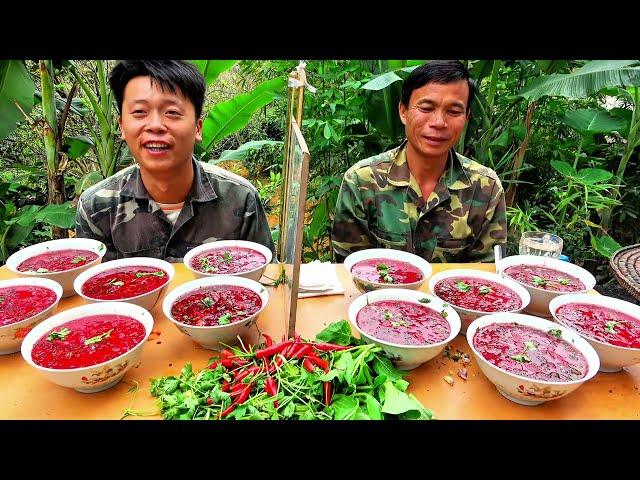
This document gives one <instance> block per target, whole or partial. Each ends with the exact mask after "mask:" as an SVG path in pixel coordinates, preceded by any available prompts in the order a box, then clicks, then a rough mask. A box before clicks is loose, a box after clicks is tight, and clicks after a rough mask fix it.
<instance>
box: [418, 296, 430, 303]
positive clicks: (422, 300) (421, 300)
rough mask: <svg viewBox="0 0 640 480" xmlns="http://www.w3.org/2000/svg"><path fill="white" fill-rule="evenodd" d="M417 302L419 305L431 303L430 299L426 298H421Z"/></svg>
mask: <svg viewBox="0 0 640 480" xmlns="http://www.w3.org/2000/svg"><path fill="white" fill-rule="evenodd" d="M418 301H419V302H420V303H431V299H430V298H427V297H424V298H421V299H420V300H418Z"/></svg>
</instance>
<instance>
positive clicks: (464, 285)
mask: <svg viewBox="0 0 640 480" xmlns="http://www.w3.org/2000/svg"><path fill="white" fill-rule="evenodd" d="M456 288H457V289H458V290H460V291H461V292H465V293H466V292H469V291H470V290H471V285H469V284H467V283H464V281H463V280H458V281H457V282H456Z"/></svg>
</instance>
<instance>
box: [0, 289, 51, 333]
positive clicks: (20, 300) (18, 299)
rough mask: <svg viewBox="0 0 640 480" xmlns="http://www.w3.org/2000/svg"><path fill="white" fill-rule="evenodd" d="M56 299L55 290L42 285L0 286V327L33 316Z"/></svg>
mask: <svg viewBox="0 0 640 480" xmlns="http://www.w3.org/2000/svg"><path fill="white" fill-rule="evenodd" d="M55 301H56V292H54V291H53V290H50V289H48V288H44V287H30V286H26V285H19V286H15V287H4V288H0V327H4V326H6V325H10V324H12V323H16V322H20V321H22V320H25V319H27V318H29V317H33V316H34V315H37V314H39V313H41V312H43V311H45V310H46V309H47V308H49V307H50V306H51V305H53V304H54V303H55Z"/></svg>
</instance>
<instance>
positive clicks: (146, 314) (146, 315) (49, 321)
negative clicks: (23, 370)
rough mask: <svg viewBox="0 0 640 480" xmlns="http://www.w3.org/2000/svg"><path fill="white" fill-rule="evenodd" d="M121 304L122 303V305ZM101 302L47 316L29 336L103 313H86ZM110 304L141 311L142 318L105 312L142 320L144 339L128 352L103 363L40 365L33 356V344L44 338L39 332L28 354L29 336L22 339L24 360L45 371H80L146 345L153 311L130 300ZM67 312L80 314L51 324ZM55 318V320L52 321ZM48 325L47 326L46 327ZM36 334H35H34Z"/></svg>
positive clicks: (151, 326)
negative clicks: (67, 366)
mask: <svg viewBox="0 0 640 480" xmlns="http://www.w3.org/2000/svg"><path fill="white" fill-rule="evenodd" d="M120 304H121V305H120ZM99 305H100V304H99V303H90V304H87V305H80V306H79V307H73V308H69V309H67V310H63V311H62V312H59V313H56V314H55V315H52V316H51V317H49V318H47V319H46V320H43V321H42V322H41V323H39V324H38V325H36V326H35V327H34V328H33V330H31V331H30V332H29V333H28V334H27V337H28V336H29V335H31V333H32V332H34V331H35V332H38V331H39V330H40V329H41V330H45V331H47V330H49V329H50V328H55V327H58V326H60V325H62V324H64V323H67V322H70V321H72V320H76V319H78V318H81V317H85V316H86V317H90V316H95V315H102V314H101V313H84V311H85V310H87V311H89V312H90V311H91V310H93V309H95V308H96V307H99ZM109 305H110V306H115V307H122V309H123V310H125V309H131V308H133V309H134V310H137V309H139V311H138V312H137V313H139V314H140V315H139V316H140V317H141V318H137V317H134V316H133V315H126V314H122V313H113V314H105V315H123V316H126V317H130V318H133V319H134V320H137V321H138V322H140V323H141V324H142V326H143V327H144V330H145V335H144V337H143V338H142V340H140V341H139V342H138V343H136V344H135V345H134V346H133V347H131V348H130V349H129V350H127V351H126V352H123V353H121V354H120V355H118V356H117V357H113V358H112V359H110V360H105V361H104V362H101V363H96V364H95V365H88V366H86V367H76V368H50V367H43V366H41V365H38V364H37V363H35V362H34V361H33V357H32V352H33V346H34V345H35V343H36V342H37V341H38V340H40V338H42V336H43V335H44V333H42V334H38V338H37V339H36V340H35V341H33V342H31V347H30V348H29V349H28V355H25V354H24V351H23V349H24V350H27V345H28V344H29V343H28V342H25V341H24V340H26V339H27V337H25V338H24V339H23V341H22V346H21V347H20V350H21V353H22V357H23V358H24V360H25V361H26V362H27V363H28V364H30V365H31V366H33V367H36V368H37V369H38V370H42V371H44V372H52V373H55V372H60V373H79V372H80V371H83V370H86V369H89V368H99V367H102V366H104V365H106V364H108V363H111V362H115V361H117V360H118V359H120V358H122V357H124V356H125V355H128V354H130V353H131V352H132V351H133V350H135V349H136V348H139V347H140V346H141V345H144V342H146V341H147V338H149V335H151V331H152V330H153V324H154V321H153V316H152V315H151V313H150V312H149V311H148V310H147V309H146V308H143V307H141V306H139V305H135V304H133V303H128V302H119V303H118V304H115V303H111V304H109ZM140 310H141V311H140ZM67 312H73V313H74V314H75V313H76V312H77V313H78V316H77V317H73V318H69V319H66V320H64V321H63V322H61V323H60V325H51V326H49V325H50V324H55V321H57V320H58V319H57V318H56V317H60V316H62V315H63V314H66V313H67ZM52 320H55V321H52ZM147 322H149V324H148V325H147ZM45 325H46V327H45ZM37 329H38V330H37ZM33 336H35V334H34V335H33Z"/></svg>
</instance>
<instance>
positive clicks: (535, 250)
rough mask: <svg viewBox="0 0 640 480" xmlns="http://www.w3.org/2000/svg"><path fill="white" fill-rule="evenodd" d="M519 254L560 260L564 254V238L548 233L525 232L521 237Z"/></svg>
mask: <svg viewBox="0 0 640 480" xmlns="http://www.w3.org/2000/svg"><path fill="white" fill-rule="evenodd" d="M519 253H520V255H539V256H542V257H552V258H558V257H559V256H560V254H561V253H562V238H560V237H559V236H557V235H554V234H553V233H548V232H524V233H523V234H522V237H520V245H519Z"/></svg>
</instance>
